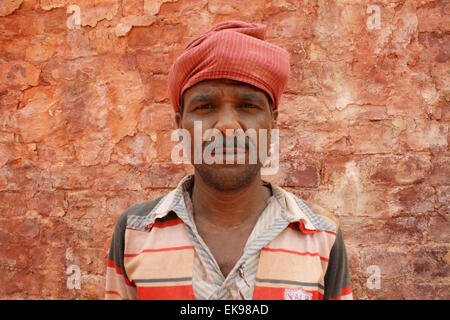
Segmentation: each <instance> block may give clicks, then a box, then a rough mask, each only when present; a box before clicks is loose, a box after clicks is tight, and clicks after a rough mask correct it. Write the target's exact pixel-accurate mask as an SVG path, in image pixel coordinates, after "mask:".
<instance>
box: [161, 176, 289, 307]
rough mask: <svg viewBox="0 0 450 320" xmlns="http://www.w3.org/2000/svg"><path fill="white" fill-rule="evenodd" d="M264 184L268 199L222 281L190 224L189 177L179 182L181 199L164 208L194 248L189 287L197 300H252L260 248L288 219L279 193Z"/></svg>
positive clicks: (191, 217)
mask: <svg viewBox="0 0 450 320" xmlns="http://www.w3.org/2000/svg"><path fill="white" fill-rule="evenodd" d="M264 184H265V185H266V186H267V187H269V188H270V189H271V192H272V196H271V197H270V199H269V200H268V201H267V206H266V207H265V209H264V210H263V212H262V213H261V214H260V216H259V218H258V221H257V222H256V225H255V227H254V229H253V231H252V232H251V234H250V236H249V238H248V240H247V243H246V245H245V247H244V252H243V254H242V256H241V258H240V259H239V260H238V262H237V263H236V265H235V266H234V267H233V269H232V270H231V272H230V273H229V274H228V275H227V277H226V278H225V277H224V276H223V275H222V272H221V270H220V268H219V265H218V263H217V261H216V259H215V258H214V257H213V255H212V253H211V251H210V250H209V248H208V246H207V245H206V244H205V242H204V241H203V239H202V237H201V236H200V235H199V233H198V231H197V227H196V225H195V222H194V212H193V206H192V201H191V197H190V192H189V191H190V190H191V188H192V185H193V176H190V177H187V178H186V179H184V180H183V181H182V183H181V192H182V193H183V197H180V199H179V202H178V203H177V202H174V203H173V204H172V206H171V207H169V208H168V209H169V210H173V211H175V212H176V214H177V215H178V217H179V218H180V219H181V220H183V222H184V223H185V224H186V226H187V228H188V234H189V237H190V239H191V241H192V242H193V244H194V247H195V256H194V273H193V279H192V284H193V287H194V293H195V296H196V298H197V299H213V300H217V299H219V300H222V299H227V300H231V299H233V300H239V299H246V300H249V299H251V298H252V295H253V288H254V283H255V276H256V271H257V268H258V262H259V255H260V252H261V251H260V250H261V248H262V247H264V246H265V245H266V244H267V243H269V242H270V241H271V240H272V239H274V238H275V237H276V236H277V235H278V234H279V233H280V232H281V231H283V230H284V229H285V228H286V227H287V226H288V224H289V223H290V222H291V221H290V220H291V219H292V218H291V219H289V217H287V216H286V215H285V212H286V205H285V203H284V198H283V196H282V194H281V193H280V191H279V190H278V189H277V188H272V186H271V185H270V183H264Z"/></svg>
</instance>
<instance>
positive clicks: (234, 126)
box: [214, 106, 243, 135]
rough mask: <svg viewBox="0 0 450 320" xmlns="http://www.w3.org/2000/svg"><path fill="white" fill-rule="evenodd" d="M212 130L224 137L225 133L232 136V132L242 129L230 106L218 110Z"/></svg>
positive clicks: (236, 115) (234, 111) (235, 113)
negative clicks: (214, 129)
mask: <svg viewBox="0 0 450 320" xmlns="http://www.w3.org/2000/svg"><path fill="white" fill-rule="evenodd" d="M214 128H216V129H217V130H219V131H221V132H222V134H224V135H226V134H227V133H228V134H229V135H232V134H233V132H234V131H236V130H239V129H241V130H242V129H243V128H242V126H241V124H240V122H239V118H238V114H237V112H236V110H234V108H233V107H231V106H224V107H222V108H220V110H219V112H218V115H217V121H216V124H215V126H214Z"/></svg>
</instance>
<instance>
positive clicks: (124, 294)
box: [105, 197, 161, 299]
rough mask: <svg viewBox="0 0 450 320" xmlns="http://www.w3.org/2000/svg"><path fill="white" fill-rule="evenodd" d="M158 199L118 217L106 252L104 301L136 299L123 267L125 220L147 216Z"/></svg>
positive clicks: (134, 288)
mask: <svg viewBox="0 0 450 320" xmlns="http://www.w3.org/2000/svg"><path fill="white" fill-rule="evenodd" d="M160 199H161V197H160V198H158V199H155V200H152V201H147V202H143V203H138V204H135V205H133V206H132V207H130V208H129V209H128V210H126V211H125V212H124V213H122V214H121V215H120V216H119V219H118V220H117V222H116V226H115V228H114V233H113V236H112V239H111V245H110V247H109V252H108V261H107V268H106V289H105V299H137V289H136V286H135V285H134V284H133V283H131V282H130V280H129V279H128V277H127V274H126V271H125V267H124V257H123V254H124V250H125V230H126V227H127V220H128V216H130V215H141V216H142V215H147V214H148V213H149V212H150V210H151V209H152V208H153V207H154V206H155V205H156V204H157V203H158V202H159V200H160Z"/></svg>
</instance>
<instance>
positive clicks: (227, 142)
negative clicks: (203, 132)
mask: <svg viewBox="0 0 450 320" xmlns="http://www.w3.org/2000/svg"><path fill="white" fill-rule="evenodd" d="M230 147H235V148H237V149H243V150H249V149H250V147H255V148H256V144H255V142H254V141H253V140H252V139H251V138H250V137H248V136H226V137H225V139H223V138H222V139H217V138H216V137H214V140H213V141H207V142H206V143H205V145H204V148H208V149H209V150H211V149H226V148H230Z"/></svg>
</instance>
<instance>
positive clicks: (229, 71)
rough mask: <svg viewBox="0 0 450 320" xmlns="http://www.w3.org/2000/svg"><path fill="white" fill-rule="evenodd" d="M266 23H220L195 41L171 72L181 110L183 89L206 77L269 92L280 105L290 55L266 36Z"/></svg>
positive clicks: (173, 99) (174, 102) (175, 103)
mask: <svg viewBox="0 0 450 320" xmlns="http://www.w3.org/2000/svg"><path fill="white" fill-rule="evenodd" d="M265 33H266V26H265V25H263V24H256V23H246V22H242V21H226V22H222V23H219V24H217V25H215V26H214V27H212V28H211V29H210V30H208V31H207V32H206V33H204V34H203V35H202V36H200V37H198V38H197V39H194V40H193V41H191V43H189V44H188V46H187V47H186V50H185V51H184V52H183V53H182V54H181V56H179V57H178V59H177V60H176V61H175V63H174V64H173V66H172V68H171V69H170V72H169V79H168V86H169V98H170V100H171V102H172V105H173V107H174V109H175V112H179V110H180V98H181V96H182V94H183V92H184V91H185V90H186V89H188V88H190V87H192V86H193V85H195V84H196V83H198V82H200V81H202V80H205V79H218V78H226V79H231V80H235V81H241V82H245V83H248V84H251V85H253V86H255V87H257V88H259V89H261V90H263V91H265V92H266V93H267V94H268V95H269V96H270V98H271V99H272V101H273V108H274V109H276V108H277V107H278V103H279V101H280V97H281V94H282V93H283V91H284V88H285V87H286V84H287V82H288V78H289V72H290V66H289V54H288V52H287V51H286V50H284V49H282V48H280V47H278V46H276V45H273V44H270V43H268V42H266V41H264V39H265Z"/></svg>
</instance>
